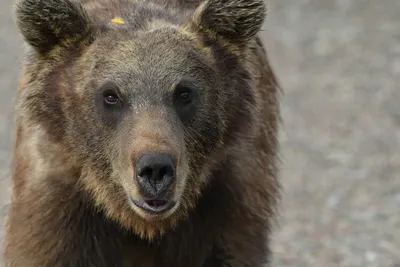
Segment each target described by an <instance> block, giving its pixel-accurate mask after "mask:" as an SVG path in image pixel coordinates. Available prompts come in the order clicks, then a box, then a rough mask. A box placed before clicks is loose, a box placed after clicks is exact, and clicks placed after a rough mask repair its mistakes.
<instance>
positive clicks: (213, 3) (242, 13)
mask: <svg viewBox="0 0 400 267" xmlns="http://www.w3.org/2000/svg"><path fill="white" fill-rule="evenodd" d="M266 10H267V8H266V3H265V0H207V1H205V2H203V3H202V4H201V5H200V6H199V7H198V8H197V9H196V11H195V13H194V16H193V20H192V23H194V24H195V26H197V28H198V29H200V30H202V31H204V32H205V33H206V34H207V35H214V36H220V37H222V38H224V39H226V40H228V41H230V42H234V43H244V42H246V41H248V40H250V39H251V38H252V37H254V36H255V35H256V34H257V33H258V31H259V30H260V29H261V27H262V24H263V22H264V19H265V16H266Z"/></svg>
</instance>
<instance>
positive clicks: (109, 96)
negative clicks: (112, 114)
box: [103, 92, 119, 105]
mask: <svg viewBox="0 0 400 267" xmlns="http://www.w3.org/2000/svg"><path fill="white" fill-rule="evenodd" d="M103 97H104V102H105V104H107V105H115V104H118V102H119V98H118V96H117V94H115V93H114V92H104V96H103Z"/></svg>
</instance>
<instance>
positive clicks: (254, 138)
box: [4, 0, 280, 267]
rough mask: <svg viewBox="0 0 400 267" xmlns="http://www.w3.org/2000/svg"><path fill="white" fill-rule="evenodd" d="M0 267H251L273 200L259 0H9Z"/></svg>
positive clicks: (270, 84)
mask: <svg viewBox="0 0 400 267" xmlns="http://www.w3.org/2000/svg"><path fill="white" fill-rule="evenodd" d="M14 14H15V21H16V24H17V26H18V27H19V30H20V31H21V34H22V36H23V38H24V39H25V40H26V43H27V46H26V54H25V55H26V57H25V61H24V66H23V74H22V83H21V85H20V87H19V91H18V99H17V100H18V101H17V103H16V139H15V140H16V142H15V147H14V154H13V200H12V205H11V208H10V214H9V217H8V222H7V228H6V238H5V239H6V240H5V252H4V258H5V265H6V266H7V267H91V266H93V267H159V266H162V267H227V266H229V267H261V266H264V265H265V264H267V263H268V262H269V261H270V260H269V258H270V256H269V254H270V248H269V233H270V231H271V228H272V227H271V225H272V220H273V219H274V218H275V216H276V212H275V211H276V206H277V202H278V199H279V192H280V191H279V182H278V179H277V162H278V159H277V158H278V157H277V154H278V144H277V133H278V125H279V117H280V115H279V114H280V113H279V106H278V92H279V90H278V88H279V86H278V84H277V81H276V78H275V76H274V73H273V71H272V69H271V68H270V65H269V63H268V59H267V55H266V52H265V50H264V48H263V44H262V42H261V41H260V38H259V36H257V35H258V33H259V31H260V29H261V26H262V24H263V22H264V18H265V14H266V4H265V3H264V0H206V1H200V0H198V1H197V0H192V1H189V0H187V1H184V0H147V1H145V0H141V1H139V0H18V1H17V2H16V4H15V8H14Z"/></svg>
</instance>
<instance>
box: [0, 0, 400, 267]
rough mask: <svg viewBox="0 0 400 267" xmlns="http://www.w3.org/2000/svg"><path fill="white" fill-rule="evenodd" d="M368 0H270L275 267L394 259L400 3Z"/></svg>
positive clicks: (15, 45) (3, 157)
mask: <svg viewBox="0 0 400 267" xmlns="http://www.w3.org/2000/svg"><path fill="white" fill-rule="evenodd" d="M11 2H12V1H11V0H2V1H1V2H0V87H1V89H2V90H3V91H2V93H3V94H2V97H0V140H1V142H0V167H1V171H0V204H1V205H0V227H1V224H2V223H3V222H4V215H5V213H6V208H1V207H2V206H4V207H6V204H7V202H8V200H9V183H10V181H9V176H8V174H9V170H8V164H9V158H10V149H11V144H12V128H10V125H11V122H12V117H11V114H12V113H11V112H12V104H13V103H12V101H13V97H14V92H15V87H16V84H17V77H18V67H19V60H20V58H21V57H20V56H19V54H20V53H21V51H22V42H21V39H20V37H19V35H18V33H17V32H16V29H15V26H14V24H13V20H12V19H11V15H10V8H11ZM376 3H377V2H376V1H375V2H374V1H370V0H353V1H350V0H270V9H269V15H268V19H267V21H266V25H265V27H264V29H265V34H264V39H265V41H266V44H267V49H268V50H269V54H270V59H271V62H272V64H273V66H274V68H275V70H276V72H277V75H278V77H279V79H280V81H281V85H282V87H283V89H284V91H285V94H284V95H283V96H282V98H281V99H282V112H283V118H284V125H283V128H282V132H281V140H282V152H281V157H282V160H283V165H282V172H281V178H282V183H283V188H284V195H283V198H282V206H281V217H280V220H279V224H278V225H277V229H276V235H275V236H274V239H273V251H274V263H273V266H282V267H284V266H285V267H286V266H287V267H289V266H290V267H292V266H293V267H294V266H296V267H303V266H304V267H306V266H307V267H308V266H323V267H331V266H332V267H333V266H335V267H336V266H340V267H347V266H348V267H350V266H351V267H375V266H376V267H378V266H379V267H399V266H400V179H395V178H396V177H398V175H399V173H400V107H399V104H398V103H399V101H400V88H398V87H399V85H398V84H400V45H399V41H400V1H399V0H385V1H381V3H380V4H379V5H378V4H376ZM396 88H397V91H396ZM0 237H1V233H0ZM0 239H1V238H0ZM0 265H1V264H0Z"/></svg>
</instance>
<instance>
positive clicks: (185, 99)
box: [175, 85, 193, 104]
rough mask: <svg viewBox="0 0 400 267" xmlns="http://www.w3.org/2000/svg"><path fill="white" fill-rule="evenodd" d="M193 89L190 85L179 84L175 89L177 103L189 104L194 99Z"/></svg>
mask: <svg viewBox="0 0 400 267" xmlns="http://www.w3.org/2000/svg"><path fill="white" fill-rule="evenodd" d="M192 97H193V91H192V89H191V88H190V87H188V86H183V85H178V86H177V87H176V89H175V103H177V104H189V103H190V102H191V101H192Z"/></svg>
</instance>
